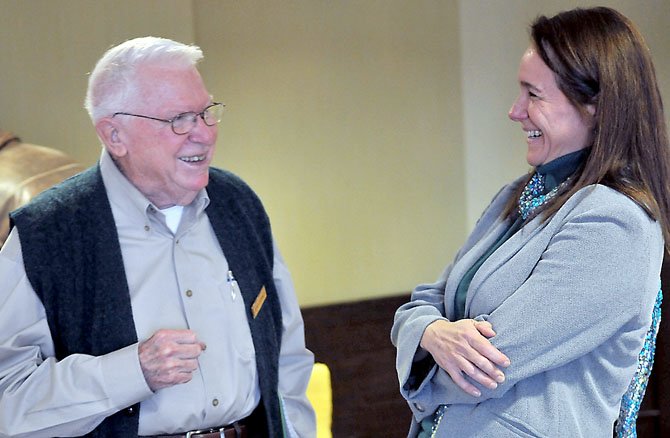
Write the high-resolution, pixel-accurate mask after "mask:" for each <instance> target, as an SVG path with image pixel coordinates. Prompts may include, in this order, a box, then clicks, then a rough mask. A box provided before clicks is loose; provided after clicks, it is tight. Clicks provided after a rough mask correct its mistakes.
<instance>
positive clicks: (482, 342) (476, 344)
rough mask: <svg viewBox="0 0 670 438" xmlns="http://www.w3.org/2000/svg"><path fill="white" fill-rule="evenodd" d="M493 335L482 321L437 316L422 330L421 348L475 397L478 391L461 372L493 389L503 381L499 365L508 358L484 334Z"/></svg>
mask: <svg viewBox="0 0 670 438" xmlns="http://www.w3.org/2000/svg"><path fill="white" fill-rule="evenodd" d="M493 336H495V332H494V331H493V326H492V325H491V324H490V323H489V322H486V321H475V320H473V319H462V320H459V321H455V322H450V321H445V320H437V321H435V322H433V323H431V324H429V325H428V327H426V330H425V331H424V332H423V336H422V337H421V348H423V349H424V350H426V351H428V352H429V353H430V354H431V355H432V356H433V359H435V362H437V364H438V365H439V366H440V367H441V368H442V369H443V370H445V371H446V372H447V373H448V374H449V376H451V378H452V380H453V381H454V383H456V385H458V386H459V387H460V388H461V389H463V391H465V392H467V393H468V394H470V395H472V396H474V397H479V396H480V395H481V392H480V391H479V390H478V389H477V388H476V387H475V386H474V385H472V384H471V383H470V382H468V381H467V379H466V378H465V376H464V374H467V375H468V376H470V377H471V378H472V379H474V380H475V381H476V382H478V383H480V384H482V385H484V386H486V387H488V388H491V389H495V388H497V387H498V383H502V382H503V381H505V375H504V374H503V372H502V371H501V370H500V367H507V366H509V364H510V360H509V358H508V357H507V356H505V355H504V354H502V353H501V352H500V351H499V350H498V349H497V348H495V347H494V346H493V345H492V344H491V342H489V340H488V338H491V337H493Z"/></svg>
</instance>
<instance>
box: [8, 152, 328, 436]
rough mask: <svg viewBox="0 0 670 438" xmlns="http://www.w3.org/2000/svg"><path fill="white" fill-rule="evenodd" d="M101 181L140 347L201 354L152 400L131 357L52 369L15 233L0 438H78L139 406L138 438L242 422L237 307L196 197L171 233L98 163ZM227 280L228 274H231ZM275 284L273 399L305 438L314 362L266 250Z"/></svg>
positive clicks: (284, 280)
mask: <svg viewBox="0 0 670 438" xmlns="http://www.w3.org/2000/svg"><path fill="white" fill-rule="evenodd" d="M100 163H101V171H102V177H103V181H104V183H105V188H106V190H107V195H108V197H109V200H110V204H111V207H112V213H113V215H114V220H115V222H116V224H117V230H118V234H119V240H120V244H121V251H122V255H123V260H124V266H125V270H126V275H127V279H128V285H129V289H130V295H131V304H132V310H133V318H134V321H135V327H136V330H137V336H138V339H139V340H140V342H141V341H142V340H145V339H147V338H149V337H150V336H151V335H152V334H153V333H154V332H155V331H156V330H158V329H162V328H168V329H186V328H189V329H191V330H193V331H195V333H196V334H197V335H198V338H199V339H200V340H201V341H203V342H205V343H206V344H207V350H206V351H205V352H203V354H202V355H201V356H200V358H199V369H198V370H197V371H196V372H195V374H194V376H193V379H192V380H191V381H190V382H188V383H185V384H182V385H176V386H173V387H170V388H165V389H161V390H159V391H157V392H155V393H153V392H152V391H151V390H150V389H149V387H148V386H147V384H146V382H145V380H144V377H143V375H142V371H141V368H140V364H139V359H138V352H137V347H138V345H137V344H135V345H130V346H128V347H126V348H124V349H122V350H119V351H116V352H112V353H110V354H107V355H104V356H100V357H92V356H86V355H72V356H69V357H67V358H65V359H63V360H62V361H60V362H57V361H56V360H55V358H54V357H53V356H54V347H53V342H52V339H51V335H50V332H49V326H48V324H47V320H46V315H45V311H44V307H43V306H42V304H41V302H40V300H39V298H38V297H37V295H36V294H35V292H34V291H33V289H32V287H31V286H30V283H29V282H28V279H27V278H26V274H25V270H24V267H23V262H22V257H21V247H20V241H19V238H18V237H19V236H18V233H17V230H16V229H15V230H13V231H12V233H11V234H10V237H9V239H8V240H7V242H6V244H5V246H4V247H3V248H2V251H1V252H0V394H1V397H0V436H3V434H5V435H11V436H21V434H23V433H25V434H30V436H32V437H35V436H44V437H49V436H57V435H77V434H84V433H87V432H88V431H90V430H92V429H93V428H94V427H95V426H97V424H99V423H100V422H101V421H102V420H103V419H104V418H105V417H107V416H108V415H110V414H112V413H114V412H116V411H118V410H120V409H123V408H125V407H126V406H128V405H131V404H133V403H136V402H138V401H140V402H141V409H140V421H139V434H140V435H152V434H161V433H175V432H181V431H187V430H193V429H202V428H206V427H213V426H220V425H224V424H229V423H231V422H233V421H235V420H238V419H240V418H244V417H246V416H247V415H249V414H250V413H251V411H252V410H253V409H254V407H255V406H256V405H257V404H258V401H259V398H260V390H259V386H258V376H257V370H256V363H255V352H254V347H253V343H252V341H251V334H250V330H249V326H248V323H247V320H246V316H245V311H244V302H243V300H242V297H241V296H240V294H239V293H236V292H235V288H234V285H233V283H232V282H231V281H229V278H228V271H229V269H228V263H227V261H226V258H225V256H224V254H223V252H222V251H221V248H220V246H219V243H218V241H217V239H216V237H215V235H214V231H213V229H212V227H211V225H210V223H209V219H208V217H207V214H206V213H205V207H206V206H207V204H208V203H209V198H208V196H207V192H206V190H202V191H201V193H200V194H199V195H198V196H197V198H196V199H195V200H194V201H193V203H191V204H190V205H188V206H186V207H185V208H184V209H183V212H182V216H181V220H180V222H179V225H178V227H177V228H176V232H174V233H173V232H172V231H171V230H170V228H169V227H168V226H167V225H166V221H165V215H164V214H163V213H162V212H161V211H160V210H158V209H157V208H156V207H155V206H153V205H152V204H151V203H150V202H149V201H148V200H147V199H146V198H145V197H144V196H143V195H142V194H141V193H140V192H139V191H138V190H137V189H136V188H135V187H134V186H133V185H132V184H131V183H130V182H129V181H128V180H127V179H126V178H125V177H124V176H123V175H122V174H121V172H120V171H119V170H118V169H117V167H116V165H115V164H114V162H113V161H112V159H111V157H110V156H109V155H108V154H107V153H106V152H103V154H102V157H101V161H100ZM233 276H234V273H233ZM274 279H275V283H276V286H277V292H278V294H279V298H280V303H281V307H282V316H283V325H284V333H283V338H282V345H281V356H280V363H279V392H280V394H281V395H282V397H283V399H284V404H285V408H286V413H287V416H288V420H289V422H290V424H291V426H292V427H293V428H294V429H295V431H296V432H297V433H298V435H299V436H306V437H309V436H314V433H315V432H314V429H315V420H314V414H313V411H312V409H311V406H310V405H309V402H308V401H307V399H306V397H305V388H306V385H307V382H308V380H309V377H310V373H311V368H312V364H313V355H312V354H311V352H309V351H308V350H307V349H306V348H305V344H304V333H303V330H304V328H303V322H302V317H301V315H300V309H299V307H298V303H297V300H296V297H295V294H294V290H293V284H292V281H291V278H290V275H289V273H288V270H287V268H286V265H285V263H284V261H283V260H282V258H281V255H280V254H279V251H278V250H277V248H276V247H275V260H274Z"/></svg>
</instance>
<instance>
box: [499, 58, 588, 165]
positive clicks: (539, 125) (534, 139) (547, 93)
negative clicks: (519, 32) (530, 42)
mask: <svg viewBox="0 0 670 438" xmlns="http://www.w3.org/2000/svg"><path fill="white" fill-rule="evenodd" d="M519 87H520V90H521V92H520V93H519V97H518V98H517V99H516V101H514V104H513V105H512V108H511V109H510V110H509V118H510V119H512V120H513V121H515V122H519V123H521V127H522V129H523V130H524V132H525V133H526V142H527V143H528V152H527V154H526V160H527V161H528V164H530V165H531V166H534V167H536V166H539V165H541V164H545V163H548V162H550V161H552V160H554V159H556V158H558V157H561V156H563V155H566V154H569V153H571V152H575V151H577V150H580V149H583V148H585V147H588V146H590V145H591V141H592V132H593V114H594V113H595V107H594V106H593V105H587V106H586V108H585V109H586V111H585V112H580V111H579V110H578V109H577V107H575V106H574V105H573V104H572V103H571V102H570V101H569V100H568V98H567V97H566V96H565V94H563V92H561V90H560V89H559V88H558V84H557V83H556V78H555V76H554V72H553V71H551V69H550V68H549V67H548V66H547V64H545V63H544V61H543V60H542V58H541V57H540V55H539V54H538V53H537V51H536V50H535V48H534V47H532V46H531V47H530V48H529V49H528V50H526V53H524V55H523V57H522V58H521V64H520V65H519Z"/></svg>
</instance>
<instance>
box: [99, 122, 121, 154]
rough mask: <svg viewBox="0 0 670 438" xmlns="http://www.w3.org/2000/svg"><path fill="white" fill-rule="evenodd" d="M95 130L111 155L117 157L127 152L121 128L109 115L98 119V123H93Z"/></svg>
mask: <svg viewBox="0 0 670 438" xmlns="http://www.w3.org/2000/svg"><path fill="white" fill-rule="evenodd" d="M95 132H97V133H98V137H100V140H102V142H103V143H104V145H105V148H106V149H107V151H108V152H109V153H110V155H112V157H115V158H119V157H123V156H124V155H126V154H127V153H128V149H127V148H126V143H125V141H124V135H123V129H122V127H121V126H119V125H118V124H117V123H116V121H115V120H112V119H111V118H109V117H104V118H102V119H100V120H98V123H96V124H95Z"/></svg>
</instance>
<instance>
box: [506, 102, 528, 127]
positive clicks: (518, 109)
mask: <svg viewBox="0 0 670 438" xmlns="http://www.w3.org/2000/svg"><path fill="white" fill-rule="evenodd" d="M507 116H508V117H509V118H510V119H511V120H513V121H515V122H520V121H521V120H524V119H525V118H527V117H528V111H527V109H526V105H525V104H524V103H523V102H522V101H521V98H520V97H519V98H517V99H516V100H515V101H514V103H512V107H511V108H510V109H509V112H508V113H507Z"/></svg>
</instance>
